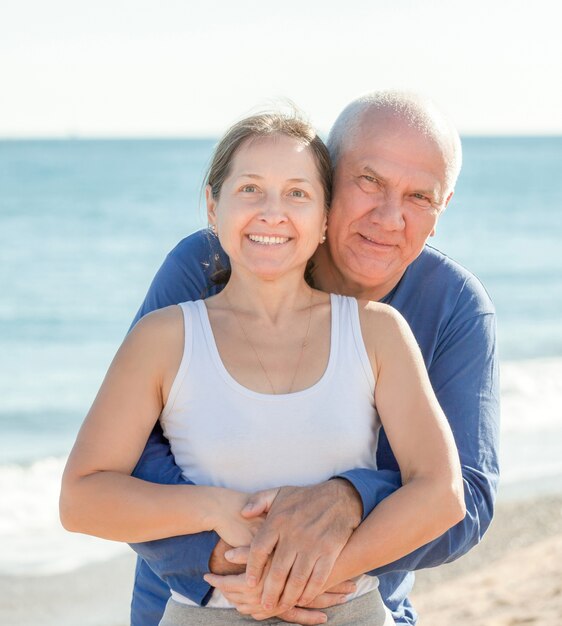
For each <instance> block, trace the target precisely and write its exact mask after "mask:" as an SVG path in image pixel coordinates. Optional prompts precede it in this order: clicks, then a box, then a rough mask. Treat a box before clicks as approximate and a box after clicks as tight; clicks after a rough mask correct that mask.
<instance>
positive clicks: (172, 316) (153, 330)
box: [126, 305, 184, 350]
mask: <svg viewBox="0 0 562 626" xmlns="http://www.w3.org/2000/svg"><path fill="white" fill-rule="evenodd" d="M183 324H184V322H183V313H182V310H181V307H179V306H178V305H171V306H167V307H164V308H163V309H158V310H157V311H152V312H151V313H147V314H146V315H145V316H143V317H141V319H140V320H139V321H138V322H137V323H136V324H135V326H134V327H133V328H132V329H131V331H130V332H129V335H128V336H127V339H126V342H133V343H135V344H137V345H141V346H146V347H147V348H149V347H150V346H152V345H159V346H160V350H161V349H162V348H164V347H165V346H166V345H167V344H168V342H171V343H175V342H177V340H178V336H179V335H183Z"/></svg>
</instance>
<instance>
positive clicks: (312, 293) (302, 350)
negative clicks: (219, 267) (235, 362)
mask: <svg viewBox="0 0 562 626" xmlns="http://www.w3.org/2000/svg"><path fill="white" fill-rule="evenodd" d="M313 295H314V290H313V289H311V290H310V304H309V305H308V324H307V326H306V333H305V335H304V339H303V341H302V345H301V350H300V354H299V358H298V361H297V364H296V367H295V371H294V373H293V378H292V379H291V386H290V387H289V391H288V392H287V393H291V392H292V391H293V387H294V384H295V379H296V377H297V372H298V371H299V368H300V364H301V361H302V355H303V354H304V349H305V347H306V344H307V339H308V334H309V332H310V321H311V319H312V296H313ZM224 297H225V298H226V301H227V302H228V306H229V307H230V309H231V311H232V313H233V314H234V317H235V318H236V320H237V321H238V325H239V326H240V328H241V330H242V334H243V335H244V339H245V340H246V343H247V344H248V345H249V346H250V348H252V350H253V352H254V354H255V355H256V359H257V360H258V363H259V364H260V367H261V368H262V370H263V373H264V374H265V377H266V378H267V382H268V383H269V386H270V387H271V391H273V394H274V395H278V393H277V391H276V390H275V386H274V384H273V383H272V382H271V378H270V377H269V374H268V373H267V369H266V368H265V365H264V364H263V361H262V360H261V359H260V355H259V354H258V351H257V350H256V348H255V346H254V344H253V343H252V342H251V341H250V338H249V337H248V335H247V333H246V330H245V329H244V324H242V320H241V319H240V318H239V317H238V314H237V313H236V310H235V309H234V307H233V306H232V303H231V302H230V298H229V297H228V293H225V294H224Z"/></svg>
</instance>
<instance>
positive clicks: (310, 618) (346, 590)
mask: <svg viewBox="0 0 562 626" xmlns="http://www.w3.org/2000/svg"><path fill="white" fill-rule="evenodd" d="M268 569H269V567H268V566H266V571H268ZM204 578H205V580H206V581H207V582H208V583H209V584H210V585H212V586H213V587H216V588H217V589H218V590H219V591H220V592H221V593H222V594H223V595H224V597H225V598H226V599H227V600H228V601H229V602H231V603H232V604H234V606H235V607H236V610H237V611H238V612H239V613H241V614H242V615H250V616H251V617H253V618H254V619H256V620H258V621H261V620H264V619H268V618H270V617H274V616H276V617H279V618H280V619H282V620H283V621H285V622H290V623H297V624H306V625H307V626H311V625H313V624H324V623H325V622H326V614H325V613H322V612H321V611H320V610H318V609H324V608H327V607H331V606H336V605H338V604H342V603H344V602H345V601H346V600H347V594H350V593H353V592H354V591H355V589H356V585H355V583H354V582H353V581H346V582H344V583H340V584H339V585H337V586H335V587H333V588H332V589H328V590H327V591H325V592H324V593H322V594H320V595H319V596H318V597H316V598H315V599H314V600H313V601H312V602H311V603H310V604H309V605H308V606H307V607H306V608H305V607H299V606H295V607H289V606H286V605H285V606H283V605H280V606H278V607H276V609H274V610H271V611H265V610H264V608H263V606H262V604H261V597H262V593H263V582H262V584H258V586H257V587H248V584H247V583H246V577H245V576H244V574H239V575H231V576H217V575H214V574H206V575H205V577H204Z"/></svg>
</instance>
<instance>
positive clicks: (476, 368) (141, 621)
mask: <svg viewBox="0 0 562 626" xmlns="http://www.w3.org/2000/svg"><path fill="white" fill-rule="evenodd" d="M215 257H217V258H218V259H220V261H221V263H222V264H223V265H225V266H227V265H228V259H227V258H226V256H225V255H224V252H223V251H222V250H221V249H220V246H219V245H218V243H217V240H216V239H215V238H214V237H209V236H208V235H207V233H206V231H199V232H197V233H194V234H193V235H191V236H189V237H187V238H185V239H183V240H182V241H181V242H180V243H179V244H178V245H177V246H176V247H175V248H174V249H173V250H172V251H171V252H170V254H169V255H168V256H167V257H166V259H165V261H164V263H163V265H162V267H161V268H160V270H159V271H158V273H157V274H156V276H155V278H154V281H153V282H152V285H151V286H150V289H149V291H148V293H147V295H146V298H145V300H144V302H143V304H142V306H141V308H140V309H139V311H138V313H137V315H136V317H135V320H134V322H133V323H135V322H136V321H137V320H138V319H140V318H141V317H142V316H143V315H146V314H147V313H149V312H150V311H153V310H155V309H159V308H162V307H164V306H168V305H170V304H177V303H179V302H183V301H186V300H196V299H200V298H202V297H206V296H208V295H213V294H214V293H217V291H218V290H220V288H217V287H216V286H215V285H213V283H212V281H211V278H210V277H211V274H212V272H213V268H214V263H213V259H214V258H215ZM382 302H385V303H387V304H389V305H391V306H393V307H394V308H396V309H397V310H398V311H400V313H402V315H403V316H404V317H405V318H406V320H407V321H408V323H409V324H410V326H411V328H412V331H413V333H414V335H415V337H416V339H417V342H418V344H419V346H420V348H421V352H422V354H423V358H424V361H425V364H426V367H427V369H428V372H429V377H430V380H431V383H432V385H433V389H434V390H435V393H436V395H437V398H438V400H439V402H440V404H441V407H442V408H443V411H444V413H445V415H446V416H447V418H448V420H449V423H450V425H451V428H452V430H453V434H454V437H455V441H456V444H457V447H458V450H459V454H460V461H461V466H462V473H463V479H464V492H465V502H466V510H467V513H466V517H465V518H464V520H463V521H462V522H460V523H459V524H457V525H456V526H454V527H453V528H451V529H450V530H449V531H447V532H446V533H445V534H444V535H442V536H441V537H439V538H438V539H436V540H434V541H432V542H431V543H429V544H427V545H425V546H423V547H421V548H418V549H417V550H416V551H415V552H413V553H411V554H409V555H407V556H405V557H403V558H401V559H399V560H398V561H395V562H394V563H390V564H388V565H385V566H384V567H381V568H378V569H376V570H374V571H373V572H371V573H372V574H374V575H377V576H378V577H379V581H380V586H379V589H380V592H381V595H382V599H383V601H384V602H385V604H386V605H387V606H388V608H389V609H390V610H391V611H392V613H393V617H394V619H395V621H396V623H398V624H415V623H416V614H415V611H414V609H413V608H412V606H411V604H410V602H409V600H408V598H407V596H408V593H409V592H410V590H411V588H412V585H413V581H414V574H413V571H414V570H416V569H421V568H425V567H434V566H436V565H440V564H442V563H447V562H449V561H452V560H454V559H456V558H458V557H459V556H462V555H463V554H465V553H466V552H467V551H468V550H469V549H470V548H472V547H473V546H474V545H476V544H477V543H478V542H479V540H480V539H481V538H482V536H483V534H484V532H485V531H486V529H487V528H488V526H489V524H490V522H491V519H492V515H493V506H494V498H495V493H496V489H497V482H498V436H499V380H498V359H497V351H496V327H495V312H494V307H493V305H492V303H491V301H490V298H489V296H488V294H487V293H486V291H485V289H484V288H483V286H482V285H481V283H480V282H479V281H478V279H477V278H475V277H474V276H473V275H472V274H471V273H470V272H468V271H467V270H466V269H465V268H463V267H461V266H460V265H459V264H458V263H456V262H454V261H452V260H451V259H449V258H448V257H447V256H445V255H444V254H442V253H441V252H439V251H438V250H436V249H434V248H431V247H430V246H425V248H424V250H423V251H422V253H421V254H420V256H419V257H418V258H417V259H416V260H415V261H414V262H413V263H412V264H411V265H410V266H409V267H408V269H407V270H406V272H405V274H404V276H403V277H402V279H401V280H400V282H399V283H398V285H397V286H396V287H395V288H394V289H393V290H392V291H391V292H390V293H389V294H387V296H385V298H383V299H382ZM342 417H345V416H342ZM377 467H378V469H377V470H369V469H362V468H358V469H354V470H351V471H349V472H346V473H344V474H343V475H342V477H344V478H346V479H347V480H349V481H350V482H351V483H352V484H353V485H354V487H355V488H356V489H357V491H358V493H359V494H360V496H361V499H362V502H363V512H364V516H367V515H368V514H369V513H370V512H371V511H372V510H373V508H374V507H375V506H376V505H377V504H378V503H379V502H381V501H382V500H383V499H384V498H386V497H387V496H388V495H390V494H391V493H393V492H394V491H395V490H396V489H398V488H399V487H400V486H401V480H400V472H399V468H398V464H397V462H396V459H395V458H394V455H393V454H392V450H391V449H390V446H389V444H388V440H387V438H386V436H385V434H384V431H383V430H381V435H380V439H379V446H378V450H377ZM133 475H134V476H136V477H138V478H142V479H144V480H147V481H151V482H156V483H166V484H180V483H185V484H187V483H188V481H187V480H186V479H185V478H184V477H183V476H182V473H181V470H180V469H179V468H178V467H177V465H176V464H175V462H174V459H173V456H172V454H171V452H170V446H169V444H168V442H167V441H166V439H165V438H164V436H163V434H162V430H161V429H160V426H159V424H157V425H156V427H155V428H154V430H153V432H152V434H151V436H150V439H149V441H148V443H147V446H146V448H145V450H144V452H143V454H142V456H141V458H140V460H139V463H138V465H137V467H136V468H135V470H134V472H133ZM217 541H218V536H217V535H216V533H214V532H207V533H199V534H196V535H186V536H182V537H172V538H168V539H161V540H158V541H149V542H145V543H139V544H134V545H132V547H133V549H134V550H135V551H136V552H137V554H138V555H139V559H138V561H137V569H136V576H135V589H134V592H133V601H132V607H131V609H132V610H131V623H132V625H133V626H152V625H154V626H155V625H156V624H158V622H159V620H160V617H161V615H162V613H163V610H164V606H165V603H166V601H167V598H168V597H169V589H170V588H173V589H175V590H176V591H178V592H179V593H181V594H183V595H185V596H187V597H189V598H191V599H192V600H194V601H195V602H198V603H199V604H205V603H206V601H207V600H208V598H209V596H210V593H211V591H212V590H211V589H210V587H209V585H208V584H207V583H206V582H205V581H204V580H203V578H202V577H203V574H204V573H205V572H207V571H208V570H209V567H208V563H209V558H210V555H211V552H212V550H213V548H214V547H215V545H216V543H217Z"/></svg>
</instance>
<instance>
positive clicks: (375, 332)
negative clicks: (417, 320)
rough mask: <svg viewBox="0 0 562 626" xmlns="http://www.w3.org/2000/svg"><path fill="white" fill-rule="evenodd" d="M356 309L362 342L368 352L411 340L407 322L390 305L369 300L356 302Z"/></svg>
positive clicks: (411, 336)
mask: <svg viewBox="0 0 562 626" xmlns="http://www.w3.org/2000/svg"><path fill="white" fill-rule="evenodd" d="M357 307H358V312H359V321H360V323H361V332H362V334H363V341H364V342H365V346H366V348H367V350H368V351H371V350H380V349H381V348H383V347H384V346H385V345H387V344H389V343H390V344H393V343H394V342H396V341H398V340H399V341H404V340H406V341H408V342H410V341H412V340H413V335H412V331H411V329H410V326H409V325H408V322H407V321H406V320H405V318H404V317H403V315H402V314H401V313H400V312H399V311H397V310H396V309H395V308H393V307H391V306H390V305H388V304H384V303H383V302H373V301H371V300H357ZM414 341H415V340H414Z"/></svg>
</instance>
